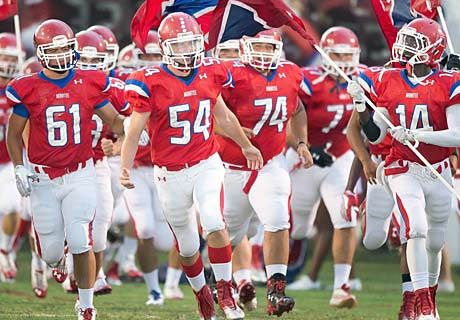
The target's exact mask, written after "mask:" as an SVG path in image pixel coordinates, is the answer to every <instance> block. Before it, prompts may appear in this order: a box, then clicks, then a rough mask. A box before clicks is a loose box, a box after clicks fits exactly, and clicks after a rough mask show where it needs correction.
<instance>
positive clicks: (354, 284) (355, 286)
mask: <svg viewBox="0 0 460 320" xmlns="http://www.w3.org/2000/svg"><path fill="white" fill-rule="evenodd" d="M348 286H349V287H350V290H351V291H363V284H362V283H361V279H360V278H354V279H350V280H348Z"/></svg>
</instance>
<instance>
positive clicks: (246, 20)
mask: <svg viewBox="0 0 460 320" xmlns="http://www.w3.org/2000/svg"><path fill="white" fill-rule="evenodd" d="M211 25H212V28H211V30H210V32H209V39H208V44H209V48H210V49H211V48H213V47H215V46H216V45H217V44H218V43H220V42H225V41H227V40H230V39H239V38H241V37H242V36H244V35H248V36H253V35H256V34H257V33H259V32H260V31H262V30H265V29H271V28H278V27H281V26H283V25H286V26H289V27H291V28H292V29H293V30H294V31H296V32H297V33H298V34H300V35H301V36H302V38H304V39H305V40H307V41H308V42H309V43H310V44H313V43H315V40H314V39H313V37H312V35H310V33H308V32H307V31H306V29H305V26H304V24H303V22H302V20H301V19H300V18H299V17H298V16H297V15H296V14H295V13H294V11H293V10H292V9H291V8H289V7H288V6H287V5H286V4H285V3H284V2H283V0H219V2H218V4H217V7H216V9H215V10H214V14H213V16H212V20H211Z"/></svg>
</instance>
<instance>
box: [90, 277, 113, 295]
mask: <svg viewBox="0 0 460 320" xmlns="http://www.w3.org/2000/svg"><path fill="white" fill-rule="evenodd" d="M111 293H112V287H111V286H110V285H109V284H108V283H107V281H105V279H104V278H97V280H96V282H95V283H94V294H95V295H96V296H98V295H103V294H111Z"/></svg>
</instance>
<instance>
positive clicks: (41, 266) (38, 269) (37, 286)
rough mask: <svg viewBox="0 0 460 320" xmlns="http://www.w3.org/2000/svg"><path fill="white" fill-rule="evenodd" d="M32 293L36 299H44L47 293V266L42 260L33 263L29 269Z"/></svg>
mask: <svg viewBox="0 0 460 320" xmlns="http://www.w3.org/2000/svg"><path fill="white" fill-rule="evenodd" d="M31 280H32V291H33V292H34V294H35V296H36V297H37V298H45V297H46V294H47V293H48V278H47V266H46V263H45V262H44V261H43V260H41V259H40V260H39V262H38V263H35V264H34V263H33V260H32V267H31Z"/></svg>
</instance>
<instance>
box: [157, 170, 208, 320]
mask: <svg viewBox="0 0 460 320" xmlns="http://www.w3.org/2000/svg"><path fill="white" fill-rule="evenodd" d="M192 168H193V167H192ZM189 169H191V168H189ZM189 169H187V170H181V171H177V172H168V171H167V170H165V169H162V168H159V167H155V168H154V176H155V178H154V181H155V185H156V187H157V191H158V197H159V199H160V203H161V207H162V208H163V212H164V214H165V217H166V220H167V221H168V223H169V225H170V226H171V229H172V231H173V233H174V236H175V238H176V243H177V249H178V251H179V254H180V261H181V265H182V268H183V270H184V273H185V275H186V277H187V279H188V281H189V283H190V286H191V287H192V289H193V292H194V293H195V296H196V299H197V302H198V310H199V312H200V315H201V316H202V317H204V318H211V317H212V316H214V315H215V313H214V300H213V297H212V293H211V290H210V289H209V287H208V286H207V285H206V279H205V276H204V267H203V260H202V258H201V255H200V253H199V249H200V239H199V236H198V225H197V221H196V215H195V210H194V209H193V187H194V185H193V181H192V179H191V178H190V176H189V174H188V173H189V172H188V171H189Z"/></svg>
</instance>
